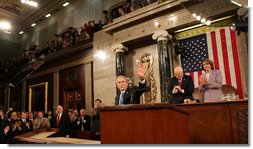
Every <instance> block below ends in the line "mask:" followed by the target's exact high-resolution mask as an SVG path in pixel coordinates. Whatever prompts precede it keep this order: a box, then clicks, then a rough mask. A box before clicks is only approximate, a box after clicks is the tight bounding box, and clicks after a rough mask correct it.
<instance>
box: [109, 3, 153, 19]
mask: <svg viewBox="0 0 253 149" xmlns="http://www.w3.org/2000/svg"><path fill="white" fill-rule="evenodd" d="M156 1H157V0H125V2H124V4H123V5H122V6H120V7H119V8H117V9H116V10H113V11H112V19H115V18H118V17H120V16H123V15H125V14H127V13H130V12H133V11H135V10H137V9H140V8H142V7H145V6H147V5H150V4H152V3H154V2H156Z"/></svg>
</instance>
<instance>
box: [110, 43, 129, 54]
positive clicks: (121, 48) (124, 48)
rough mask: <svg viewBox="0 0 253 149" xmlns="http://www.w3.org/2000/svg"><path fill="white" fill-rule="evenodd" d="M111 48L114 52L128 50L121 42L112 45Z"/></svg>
mask: <svg viewBox="0 0 253 149" xmlns="http://www.w3.org/2000/svg"><path fill="white" fill-rule="evenodd" d="M112 50H113V51H114V52H126V51H128V48H127V47H126V46H124V45H123V44H118V45H114V46H112Z"/></svg>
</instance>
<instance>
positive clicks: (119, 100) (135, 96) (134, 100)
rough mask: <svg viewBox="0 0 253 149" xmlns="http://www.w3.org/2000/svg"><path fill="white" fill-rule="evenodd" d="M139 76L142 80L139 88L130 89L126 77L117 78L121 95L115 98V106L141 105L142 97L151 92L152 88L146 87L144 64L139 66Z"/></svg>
mask: <svg viewBox="0 0 253 149" xmlns="http://www.w3.org/2000/svg"><path fill="white" fill-rule="evenodd" d="M137 75H138V77H139V78H140V81H139V87H137V86H133V87H129V86H128V79H127V77H126V76H124V75H119V76H118V77H117V79H116V83H117V88H118V89H119V91H120V94H118V95H117V96H116V97H115V105H126V104H139V103H140V96H141V95H142V94H143V93H144V92H148V91H150V87H149V86H146V80H145V79H144V75H145V71H144V68H143V65H142V64H139V65H138V70H137Z"/></svg>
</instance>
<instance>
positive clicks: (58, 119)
mask: <svg viewBox="0 0 253 149" xmlns="http://www.w3.org/2000/svg"><path fill="white" fill-rule="evenodd" d="M59 122H60V114H58V115H57V120H56V125H57V126H58V124H59Z"/></svg>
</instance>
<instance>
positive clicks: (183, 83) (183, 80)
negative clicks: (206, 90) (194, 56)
mask: <svg viewBox="0 0 253 149" xmlns="http://www.w3.org/2000/svg"><path fill="white" fill-rule="evenodd" d="M185 81H186V78H185V75H183V78H182V84H181V88H182V89H184V85H185Z"/></svg>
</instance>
